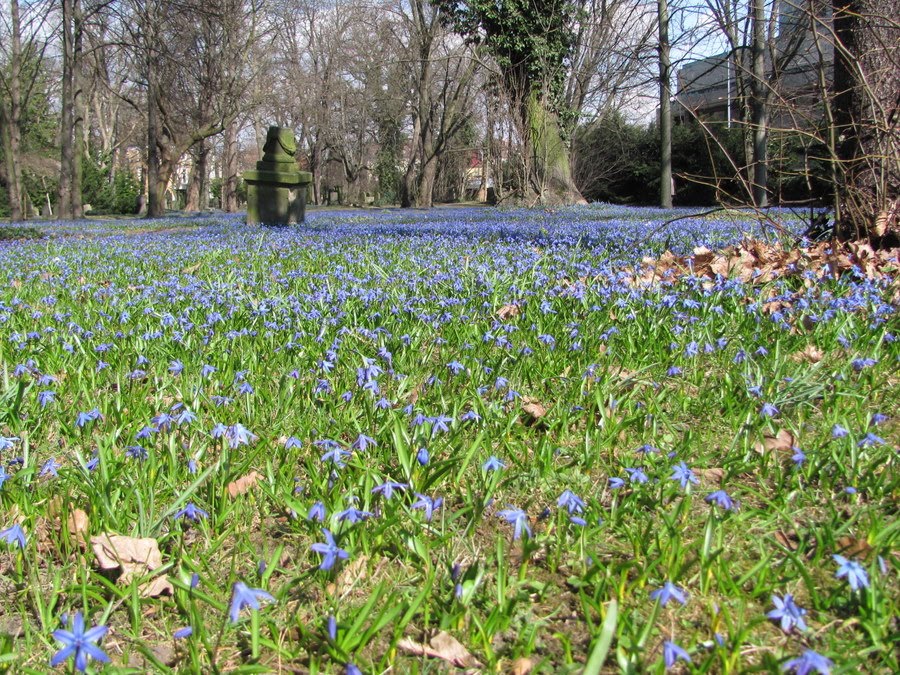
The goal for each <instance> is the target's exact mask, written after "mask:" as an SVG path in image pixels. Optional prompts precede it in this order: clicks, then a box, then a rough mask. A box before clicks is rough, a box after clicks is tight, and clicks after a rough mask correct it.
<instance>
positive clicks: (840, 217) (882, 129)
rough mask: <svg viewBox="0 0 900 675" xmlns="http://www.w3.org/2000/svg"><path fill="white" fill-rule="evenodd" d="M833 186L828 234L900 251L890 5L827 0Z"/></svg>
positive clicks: (894, 29)
mask: <svg viewBox="0 0 900 675" xmlns="http://www.w3.org/2000/svg"><path fill="white" fill-rule="evenodd" d="M833 9H834V31H835V36H836V38H837V41H838V45H836V47H835V50H834V52H835V64H834V90H835V106H834V108H835V124H836V127H837V128H836V135H837V137H838V138H839V139H841V140H840V141H839V143H838V147H837V155H838V159H839V162H840V171H841V183H840V185H838V209H837V212H836V213H835V223H836V233H837V235H838V237H840V238H842V239H860V238H868V239H869V240H870V241H871V242H872V244H873V245H875V246H884V247H888V246H897V245H900V62H898V54H897V52H898V50H897V45H898V42H900V26H898V24H897V21H896V11H897V10H896V4H895V0H834V5H833Z"/></svg>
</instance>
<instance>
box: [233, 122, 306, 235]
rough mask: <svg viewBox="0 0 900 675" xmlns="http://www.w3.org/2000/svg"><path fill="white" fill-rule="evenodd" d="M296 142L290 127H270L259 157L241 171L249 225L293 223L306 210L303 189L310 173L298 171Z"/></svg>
mask: <svg viewBox="0 0 900 675" xmlns="http://www.w3.org/2000/svg"><path fill="white" fill-rule="evenodd" d="M296 153H297V142H296V141H295V140H294V133H293V132H292V131H291V130H290V129H282V128H281V127H269V131H268V133H266V144H265V146H263V157H262V160H260V161H259V162H257V163H256V170H255V171H246V172H244V181H245V182H246V183H247V224H248V225H257V224H262V225H294V224H296V223H302V222H303V219H304V217H305V212H306V188H307V186H308V185H309V184H310V183H311V182H312V174H310V173H308V172H306V171H298V170H297V161H296V159H295V157H294V155H296Z"/></svg>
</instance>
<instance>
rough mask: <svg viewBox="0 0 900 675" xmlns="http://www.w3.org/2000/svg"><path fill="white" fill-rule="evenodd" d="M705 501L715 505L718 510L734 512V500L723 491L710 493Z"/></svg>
mask: <svg viewBox="0 0 900 675" xmlns="http://www.w3.org/2000/svg"><path fill="white" fill-rule="evenodd" d="M706 501H707V502H709V503H710V504H715V505H716V506H718V507H719V508H720V509H724V510H726V511H734V510H735V509H736V506H735V503H734V500H733V499H732V498H731V497H730V496H729V495H728V493H727V492H725V490H716V491H715V492H711V493H710V494H708V495H707V496H706Z"/></svg>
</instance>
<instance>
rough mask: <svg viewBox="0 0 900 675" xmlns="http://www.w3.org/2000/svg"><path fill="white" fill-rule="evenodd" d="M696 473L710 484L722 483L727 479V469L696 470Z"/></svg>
mask: <svg viewBox="0 0 900 675" xmlns="http://www.w3.org/2000/svg"><path fill="white" fill-rule="evenodd" d="M694 473H696V474H697V475H698V476H700V479H701V480H704V481H706V482H708V483H721V482H722V479H723V478H725V469H720V468H718V467H716V468H712V469H694Z"/></svg>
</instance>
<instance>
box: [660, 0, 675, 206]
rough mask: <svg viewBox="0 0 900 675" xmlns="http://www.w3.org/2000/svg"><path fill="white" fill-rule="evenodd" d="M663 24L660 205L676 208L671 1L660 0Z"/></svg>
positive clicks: (661, 46) (661, 30)
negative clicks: (673, 191)
mask: <svg viewBox="0 0 900 675" xmlns="http://www.w3.org/2000/svg"><path fill="white" fill-rule="evenodd" d="M657 3H658V5H657V7H658V9H657V12H658V15H657V20H658V21H659V158H660V159H659V205H660V206H661V207H662V208H664V209H670V208H672V107H671V100H672V73H671V68H672V62H671V57H670V51H671V48H672V45H671V44H670V42H669V0H657Z"/></svg>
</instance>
